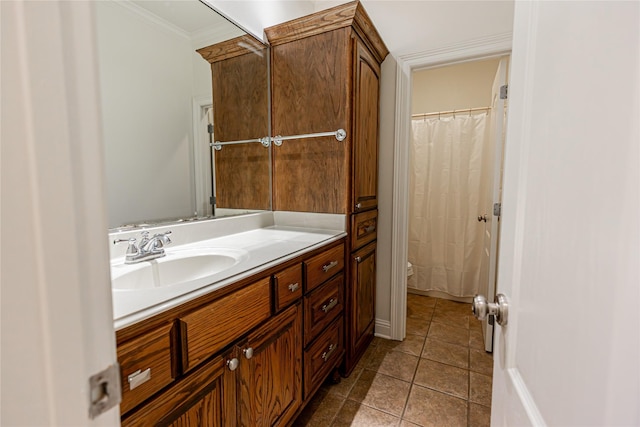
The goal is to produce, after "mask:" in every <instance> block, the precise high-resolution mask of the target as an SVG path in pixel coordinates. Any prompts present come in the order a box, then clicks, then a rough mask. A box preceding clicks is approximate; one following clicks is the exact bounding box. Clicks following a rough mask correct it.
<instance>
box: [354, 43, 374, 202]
mask: <svg viewBox="0 0 640 427" xmlns="http://www.w3.org/2000/svg"><path fill="white" fill-rule="evenodd" d="M354 43H355V49H354V51H355V67H354V72H355V76H354V95H353V104H354V109H353V117H354V118H353V140H352V143H353V155H352V156H351V158H352V170H353V183H352V189H353V195H352V199H351V200H352V202H353V206H352V209H353V212H359V211H363V210H368V209H372V208H375V207H376V206H377V205H378V128H379V124H378V111H379V102H378V99H379V87H380V66H379V65H378V63H376V62H375V60H374V58H373V57H372V56H371V54H370V53H369V51H368V50H367V49H366V47H365V46H364V45H363V43H362V41H361V40H359V39H358V38H356V39H355V40H354Z"/></svg>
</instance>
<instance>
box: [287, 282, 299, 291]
mask: <svg viewBox="0 0 640 427" xmlns="http://www.w3.org/2000/svg"><path fill="white" fill-rule="evenodd" d="M298 288H300V283H298V282H296V283H291V284H290V285H289V290H290V291H291V292H295V291H297V290H298Z"/></svg>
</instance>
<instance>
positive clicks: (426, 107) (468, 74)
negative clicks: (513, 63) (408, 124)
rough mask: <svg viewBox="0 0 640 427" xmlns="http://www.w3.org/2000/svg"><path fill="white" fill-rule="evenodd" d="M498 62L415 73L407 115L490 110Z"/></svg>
mask: <svg viewBox="0 0 640 427" xmlns="http://www.w3.org/2000/svg"><path fill="white" fill-rule="evenodd" d="M498 62H500V59H499V58H493V59H487V60H481V61H471V62H464V63H461V64H455V65H449V66H445V67H438V68H430V69H427V70H418V71H415V72H414V73H413V75H412V79H413V81H412V87H411V89H412V90H411V113H412V114H417V113H432V112H436V111H451V110H456V109H464V108H475V107H488V106H491V85H492V84H493V79H494V78H495V75H496V70H497V69H498Z"/></svg>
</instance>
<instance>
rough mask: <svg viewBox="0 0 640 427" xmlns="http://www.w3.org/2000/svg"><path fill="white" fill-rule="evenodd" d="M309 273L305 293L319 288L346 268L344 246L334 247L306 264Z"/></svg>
mask: <svg viewBox="0 0 640 427" xmlns="http://www.w3.org/2000/svg"><path fill="white" fill-rule="evenodd" d="M304 266H305V271H306V273H307V283H306V289H305V292H309V291H311V290H312V289H314V288H316V287H318V286H319V285H320V284H322V283H323V282H324V281H326V280H327V279H328V278H330V277H331V276H334V275H335V274H336V273H338V272H339V271H341V270H342V269H343V268H344V245H339V246H336V247H333V248H331V249H329V250H326V251H324V252H323V253H321V254H319V255H316V256H314V257H313V258H310V259H308V260H306V261H305V262H304Z"/></svg>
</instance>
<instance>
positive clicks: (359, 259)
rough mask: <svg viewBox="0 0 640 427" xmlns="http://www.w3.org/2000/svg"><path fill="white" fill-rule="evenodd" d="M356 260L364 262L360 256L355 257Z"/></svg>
mask: <svg viewBox="0 0 640 427" xmlns="http://www.w3.org/2000/svg"><path fill="white" fill-rule="evenodd" d="M354 259H355V260H356V262H360V261H362V258H360V257H359V256H357V257H355V258H354Z"/></svg>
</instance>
